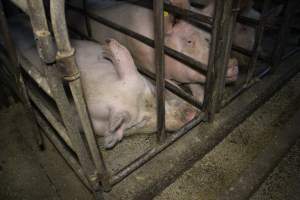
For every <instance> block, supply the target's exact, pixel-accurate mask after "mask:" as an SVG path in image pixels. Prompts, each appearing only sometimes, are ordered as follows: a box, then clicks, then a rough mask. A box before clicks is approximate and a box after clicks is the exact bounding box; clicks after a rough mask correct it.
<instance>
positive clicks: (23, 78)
mask: <svg viewBox="0 0 300 200" xmlns="http://www.w3.org/2000/svg"><path fill="white" fill-rule="evenodd" d="M11 1H12V2H13V3H14V4H15V5H16V6H18V7H19V8H21V10H23V11H24V12H25V13H26V14H28V16H29V18H30V20H31V24H32V29H33V33H34V35H35V38H36V43H37V47H38V53H39V56H40V58H41V61H42V62H41V66H33V64H32V63H31V61H30V60H28V59H27V58H26V57H25V56H24V55H22V52H18V50H17V49H16V48H15V47H14V45H13V41H12V39H11V37H10V33H9V29H8V25H7V20H6V17H5V14H4V9H3V6H2V3H1V16H0V17H1V18H0V23H1V24H0V25H1V33H2V34H1V36H2V37H3V41H4V42H3V46H4V47H3V49H5V53H4V54H5V55H7V59H6V58H2V57H1V60H4V61H5V62H6V63H7V64H5V67H4V66H3V68H2V67H1V70H2V71H3V70H6V71H8V75H6V76H5V77H10V78H11V77H12V80H9V81H8V82H15V85H17V86H18V87H13V88H14V90H15V91H16V93H17V94H18V96H20V99H21V100H22V101H23V102H24V104H25V105H26V108H27V110H28V113H29V115H30V117H32V119H33V120H34V121H36V122H37V124H38V125H39V127H40V128H41V129H42V131H43V133H45V135H46V136H47V137H48V138H49V139H50V140H51V141H52V142H53V144H54V145H55V147H56V148H57V150H58V151H59V152H60V153H61V155H62V156H63V157H64V159H65V160H66V162H67V163H68V164H69V165H70V167H71V168H72V169H73V171H74V172H75V173H76V174H77V176H78V177H79V178H80V180H81V181H82V182H83V183H84V184H85V185H86V187H87V188H89V189H90V190H91V192H93V193H94V195H95V198H98V199H103V196H102V192H103V191H106V192H107V191H110V189H111V187H112V186H114V185H115V184H117V183H119V182H121V181H122V180H123V179H124V178H126V177H127V176H128V175H129V174H131V173H132V172H134V171H135V170H136V169H138V168H139V167H141V166H142V165H143V164H145V163H146V162H147V161H149V160H150V159H152V158H153V157H154V156H156V155H157V154H159V153H160V152H162V151H163V150H164V149H166V148H167V147H168V146H170V145H171V144H173V143H174V142H175V141H176V140H178V139H179V138H180V137H182V136H183V135H184V134H186V133H188V132H189V131H190V130H191V129H193V128H194V127H196V126H197V125H199V124H200V123H201V122H210V121H213V120H214V116H215V114H216V113H218V112H219V111H220V110H221V109H222V108H223V107H225V106H226V105H228V104H229V103H230V102H231V101H232V100H233V99H235V98H238V96H239V95H240V94H241V93H242V92H243V91H245V90H246V89H248V88H249V87H251V86H252V85H253V84H255V83H256V82H258V81H259V80H260V79H261V78H262V77H264V76H265V75H266V74H267V73H269V72H270V73H271V72H272V71H275V70H276V68H277V66H278V65H279V63H280V62H281V60H282V59H283V58H286V57H287V56H288V55H289V54H290V53H288V54H285V53H286V52H285V51H284V46H285V45H286V39H287V36H288V34H289V33H288V30H289V29H288V26H289V22H290V21H291V17H292V16H293V12H292V10H293V6H294V4H295V1H294V0H290V1H287V3H286V5H285V12H284V19H283V20H284V23H282V25H281V27H280V31H279V35H278V41H277V43H276V45H275V48H274V50H273V51H272V52H273V53H272V55H269V56H267V57H266V56H265V55H260V52H259V47H260V45H261V43H262V39H263V33H264V27H265V24H266V20H265V19H266V17H267V16H268V14H269V12H268V11H270V10H271V9H270V8H271V3H272V1H271V0H265V1H264V3H263V6H262V11H261V13H262V17H261V19H260V20H254V19H250V18H247V17H244V16H240V15H239V14H238V12H239V7H240V1H239V0H228V1H225V0H219V1H216V4H215V13H214V17H209V16H205V15H201V14H199V13H196V12H193V11H191V10H186V9H181V8H177V7H175V6H172V5H171V4H168V3H164V1H156V0H154V1H153V2H152V1H150V2H149V1H130V0H128V1H127V2H130V3H135V4H138V5H140V6H145V7H148V8H149V9H153V12H154V19H155V20H154V21H155V23H154V26H155V27H154V30H155V39H154V40H151V39H149V38H147V37H145V36H143V35H140V34H138V33H136V32H134V31H131V30H129V29H127V28H126V26H125V25H124V26H120V25H118V24H115V23H113V22H111V21H109V20H107V19H105V18H102V17H100V16H97V15H95V14H93V13H91V12H89V11H88V10H87V7H86V4H87V2H86V0H83V1H82V5H83V6H82V7H75V6H72V4H71V3H72V1H68V2H67V3H65V1H63V0H59V1H50V7H47V6H46V7H45V5H44V2H43V1H42V0H27V1H26V0H23V1H22V0H11ZM0 2H1V1H0ZM117 3H120V1H118V2H117ZM65 7H66V8H67V9H70V10H73V11H76V12H78V13H80V14H82V15H83V16H84V17H85V20H86V29H87V33H88V34H87V35H84V34H83V33H78V32H77V31H74V32H75V34H78V35H79V36H80V37H81V38H83V39H89V40H94V39H93V37H92V35H91V34H90V33H91V30H90V29H91V27H90V26H89V20H94V21H97V22H99V23H102V24H104V25H106V26H108V27H111V28H113V29H116V30H118V31H120V32H122V33H124V34H127V35H130V36H131V37H134V38H135V39H137V40H139V41H141V42H143V43H145V44H147V45H149V46H151V47H154V48H155V63H156V74H152V73H151V72H149V71H146V70H144V69H143V68H142V67H141V68H140V71H141V73H143V74H144V75H146V76H148V77H149V78H151V79H152V80H154V81H155V82H156V92H157V100H156V102H157V121H158V123H157V133H156V135H157V136H156V140H157V143H156V144H151V145H150V147H149V148H148V149H144V152H143V153H142V154H141V155H137V156H136V157H135V158H132V159H131V160H132V161H131V162H130V163H129V164H126V163H122V162H120V166H121V167H119V168H118V169H116V170H109V169H108V165H107V162H106V159H105V158H104V156H103V154H107V155H108V156H109V152H108V153H107V152H105V151H104V150H102V149H101V148H100V151H99V146H98V144H97V140H96V137H95V135H94V132H93V128H92V124H91V122H90V118H89V114H88V112H87V108H86V103H85V100H84V97H83V92H82V88H81V82H80V73H79V72H78V69H77V65H76V62H75V59H74V54H75V50H74V48H72V46H71V45H70V39H69V36H68V29H69V30H70V31H71V32H72V30H74V29H73V28H72V27H69V28H68V27H67V24H66V20H65ZM45 8H46V9H45ZM47 10H49V11H50V14H49V12H46V11H47ZM164 10H165V11H167V12H170V13H173V14H175V15H177V16H179V17H181V18H182V19H184V20H186V21H188V22H190V23H192V24H195V25H196V26H199V28H205V30H207V31H209V32H210V33H211V36H212V40H211V47H210V55H209V62H208V66H207V70H206V67H205V66H204V64H203V63H201V62H199V61H197V60H194V59H192V58H190V57H188V56H186V55H184V54H181V53H180V52H178V51H176V50H174V49H171V48H169V47H166V46H164V23H163V21H164V19H163V16H164ZM49 18H50V19H51V20H50V19H49ZM50 21H51V23H50ZM236 22H239V23H244V24H246V25H248V26H252V27H254V28H255V30H256V36H255V44H254V48H253V49H252V50H251V51H249V50H246V49H242V48H240V47H238V46H232V32H233V27H234V25H235V23H236ZM49 24H52V26H51V27H49V26H48V25H49ZM203 26H204V27H203ZM53 38H55V41H59V42H56V44H54V40H53ZM55 45H56V46H57V52H56V50H55V48H54V46H55ZM231 51H238V52H240V53H242V54H244V55H246V56H248V57H250V62H249V66H248V67H247V70H246V72H245V73H244V74H243V76H242V77H243V78H241V79H240V81H239V84H237V85H235V86H234V87H232V88H229V89H228V88H227V87H225V72H226V66H227V65H226V64H225V63H228V59H229V55H230V53H231ZM294 52H295V51H294V50H293V51H292V53H294ZM164 54H167V55H169V56H171V57H173V58H175V59H177V60H179V61H180V62H182V63H185V64H187V65H189V66H190V67H191V68H192V69H194V70H196V71H199V72H201V73H204V74H205V75H206V76H207V82H206V84H205V96H204V103H203V104H202V103H200V102H199V100H197V99H195V98H194V97H193V96H191V95H190V94H189V93H188V92H186V91H185V90H183V89H180V88H178V87H176V86H174V84H173V83H172V82H170V81H168V80H165V74H164V72H165V70H164ZM4 61H3V62H4ZM258 63H259V64H260V65H262V63H263V65H264V66H266V65H267V66H268V67H263V68H262V70H258V71H259V72H257V70H256V69H257V66H258V65H259V64H258ZM57 65H62V66H63V69H64V71H63V74H61V73H60V72H59V70H58V66H57ZM269 66H270V67H269ZM64 83H67V84H66V85H65V84H64ZM165 89H168V90H170V91H171V92H173V93H174V94H176V95H178V96H179V97H181V98H182V99H184V100H185V101H187V102H189V103H190V104H191V105H193V106H195V107H197V108H198V109H199V110H201V112H199V115H198V116H196V117H195V118H194V119H193V120H192V121H190V122H189V123H187V124H186V125H184V126H183V127H181V128H180V129H179V130H177V131H176V132H175V133H172V134H168V133H167V132H166V131H165V101H164V95H165V93H164V91H165ZM69 94H71V95H69ZM70 96H71V98H72V100H70V99H69V98H70ZM70 101H73V102H74V104H75V106H76V110H77V114H78V115H79V118H80V121H81V124H82V128H83V131H84V133H83V134H81V133H80V130H79V129H78V128H77V126H75V123H76V122H75V118H74V116H73V109H72V105H71V103H70ZM36 129H37V131H36V132H37V133H36V135H37V139H38V142H39V143H41V141H40V137H41V136H40V135H39V134H40V132H39V130H38V128H37V127H36ZM135 155H136V154H135Z"/></svg>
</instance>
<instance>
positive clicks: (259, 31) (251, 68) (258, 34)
mask: <svg viewBox="0 0 300 200" xmlns="http://www.w3.org/2000/svg"><path fill="white" fill-rule="evenodd" d="M270 5H271V0H265V1H264V5H263V10H262V14H261V18H260V20H259V24H258V26H257V27H256V30H255V42H254V45H253V49H252V56H251V60H250V63H249V65H248V72H247V78H246V83H245V84H246V85H247V84H248V83H250V82H251V79H252V77H253V75H254V72H255V69H256V64H257V59H258V56H259V52H260V51H259V47H260V45H261V42H262V39H263V35H264V26H265V17H264V16H265V14H266V12H267V10H268V9H269V8H270Z"/></svg>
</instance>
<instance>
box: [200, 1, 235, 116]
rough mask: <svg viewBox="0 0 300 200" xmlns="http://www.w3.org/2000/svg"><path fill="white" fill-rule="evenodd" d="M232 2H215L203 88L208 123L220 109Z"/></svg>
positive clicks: (231, 17)
mask: <svg viewBox="0 0 300 200" xmlns="http://www.w3.org/2000/svg"><path fill="white" fill-rule="evenodd" d="M232 5H233V0H228V1H225V0H218V1H216V2H215V11H214V12H215V13H214V23H213V31H212V40H211V47H210V56H209V61H208V74H207V82H206V87H205V96H204V107H205V111H206V112H207V117H208V120H209V121H212V120H213V119H214V115H215V113H216V112H218V110H219V109H220V107H221V97H222V94H221V93H223V88H224V85H225V80H224V79H225V73H226V69H227V64H228V58H229V52H230V48H231V43H232V41H231V35H232V30H233V22H234V21H235V19H234V17H233V13H232Z"/></svg>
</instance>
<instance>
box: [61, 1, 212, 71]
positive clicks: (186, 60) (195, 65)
mask: <svg viewBox="0 0 300 200" xmlns="http://www.w3.org/2000/svg"><path fill="white" fill-rule="evenodd" d="M67 8H70V9H72V10H74V11H77V12H79V13H81V14H83V15H87V16H88V17H89V18H91V19H93V20H94V21H97V22H99V23H101V24H104V25H105V26H108V27H110V28H112V29H115V30H118V31H120V32H121V33H124V34H126V35H129V36H130V37H133V38H135V39H137V40H138V41H140V42H143V43H144V44H146V45H148V46H150V47H154V41H153V40H152V39H150V38H148V37H145V36H143V35H141V34H138V33H136V32H134V31H131V30H129V29H127V28H125V27H123V26H120V25H118V24H116V23H113V22H111V21H109V20H107V19H105V18H103V17H100V16H97V15H95V14H93V13H90V12H87V13H86V12H85V11H84V10H83V9H81V8H78V7H75V6H72V5H70V4H68V3H67ZM164 51H165V53H166V54H167V55H169V56H171V57H172V58H175V59H176V60H178V61H179V62H182V63H183V64H185V65H188V66H189V67H190V68H192V69H194V70H196V71H197V72H199V73H201V74H206V73H207V66H206V65H205V64H203V63H201V62H199V61H196V60H195V59H193V58H191V57H189V56H186V55H184V54H182V53H180V52H178V51H176V50H174V49H171V48H169V47H167V46H165V47H164Z"/></svg>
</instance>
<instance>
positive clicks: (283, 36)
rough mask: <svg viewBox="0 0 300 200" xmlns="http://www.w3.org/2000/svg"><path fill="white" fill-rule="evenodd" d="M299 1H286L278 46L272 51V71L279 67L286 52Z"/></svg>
mask: <svg viewBox="0 0 300 200" xmlns="http://www.w3.org/2000/svg"><path fill="white" fill-rule="evenodd" d="M297 3H299V2H298V1H297V0H288V1H287V2H286V7H285V12H284V20H283V22H282V24H281V27H280V31H279V34H278V38H277V43H276V46H275V48H274V50H273V52H272V61H273V62H272V65H273V66H272V71H273V72H274V71H275V70H276V69H277V68H278V66H279V64H280V62H281V58H282V56H283V54H284V50H285V46H286V42H287V40H288V38H289V32H290V30H289V26H290V22H291V20H292V16H293V14H294V10H296V9H295V8H296V7H297Z"/></svg>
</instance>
